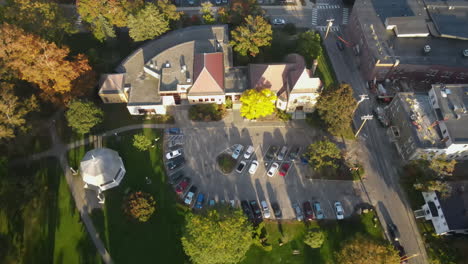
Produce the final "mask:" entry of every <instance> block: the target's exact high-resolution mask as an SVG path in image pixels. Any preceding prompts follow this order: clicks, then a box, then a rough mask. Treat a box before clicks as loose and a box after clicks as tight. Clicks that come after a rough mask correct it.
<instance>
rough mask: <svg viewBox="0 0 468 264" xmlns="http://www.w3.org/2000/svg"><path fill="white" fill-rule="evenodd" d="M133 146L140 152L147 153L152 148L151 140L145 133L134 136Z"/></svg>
mask: <svg viewBox="0 0 468 264" xmlns="http://www.w3.org/2000/svg"><path fill="white" fill-rule="evenodd" d="M133 146H134V147H135V148H136V149H138V150H139V151H147V150H149V149H150V148H151V146H152V143H151V139H149V138H148V137H147V136H145V135H144V134H143V133H140V134H135V135H134V136H133Z"/></svg>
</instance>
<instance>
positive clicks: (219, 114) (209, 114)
mask: <svg viewBox="0 0 468 264" xmlns="http://www.w3.org/2000/svg"><path fill="white" fill-rule="evenodd" d="M225 115H226V106H224V105H223V104H220V105H218V104H199V105H193V106H192V107H191V108H190V110H189V118H190V120H194V121H219V120H221V119H223V117H224V116H225Z"/></svg>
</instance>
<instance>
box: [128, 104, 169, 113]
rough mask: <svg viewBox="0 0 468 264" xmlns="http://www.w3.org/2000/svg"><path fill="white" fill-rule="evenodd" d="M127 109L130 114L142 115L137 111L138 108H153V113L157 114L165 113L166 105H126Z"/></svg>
mask: <svg viewBox="0 0 468 264" xmlns="http://www.w3.org/2000/svg"><path fill="white" fill-rule="evenodd" d="M127 109H128V111H129V112H130V114H131V115H144V114H143V113H140V112H139V111H138V110H139V109H145V110H154V112H155V114H158V115H165V114H166V106H164V105H127Z"/></svg>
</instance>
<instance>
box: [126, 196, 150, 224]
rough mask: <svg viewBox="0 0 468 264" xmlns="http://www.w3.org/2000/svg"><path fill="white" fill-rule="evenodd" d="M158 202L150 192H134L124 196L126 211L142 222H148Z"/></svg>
mask: <svg viewBox="0 0 468 264" xmlns="http://www.w3.org/2000/svg"><path fill="white" fill-rule="evenodd" d="M155 206H156V202H155V201H154V198H153V196H151V194H149V193H144V192H141V191H139V192H134V193H131V194H130V195H128V196H127V197H126V198H124V212H125V213H126V214H127V215H128V216H130V217H132V218H133V219H136V220H138V221H140V222H146V221H148V220H149V219H150V217H151V215H153V213H154V211H155Z"/></svg>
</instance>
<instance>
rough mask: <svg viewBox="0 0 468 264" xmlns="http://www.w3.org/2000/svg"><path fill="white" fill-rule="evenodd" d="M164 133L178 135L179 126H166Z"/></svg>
mask: <svg viewBox="0 0 468 264" xmlns="http://www.w3.org/2000/svg"><path fill="white" fill-rule="evenodd" d="M166 133H167V134H170V135H178V134H180V128H178V127H172V128H167V129H166Z"/></svg>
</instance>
